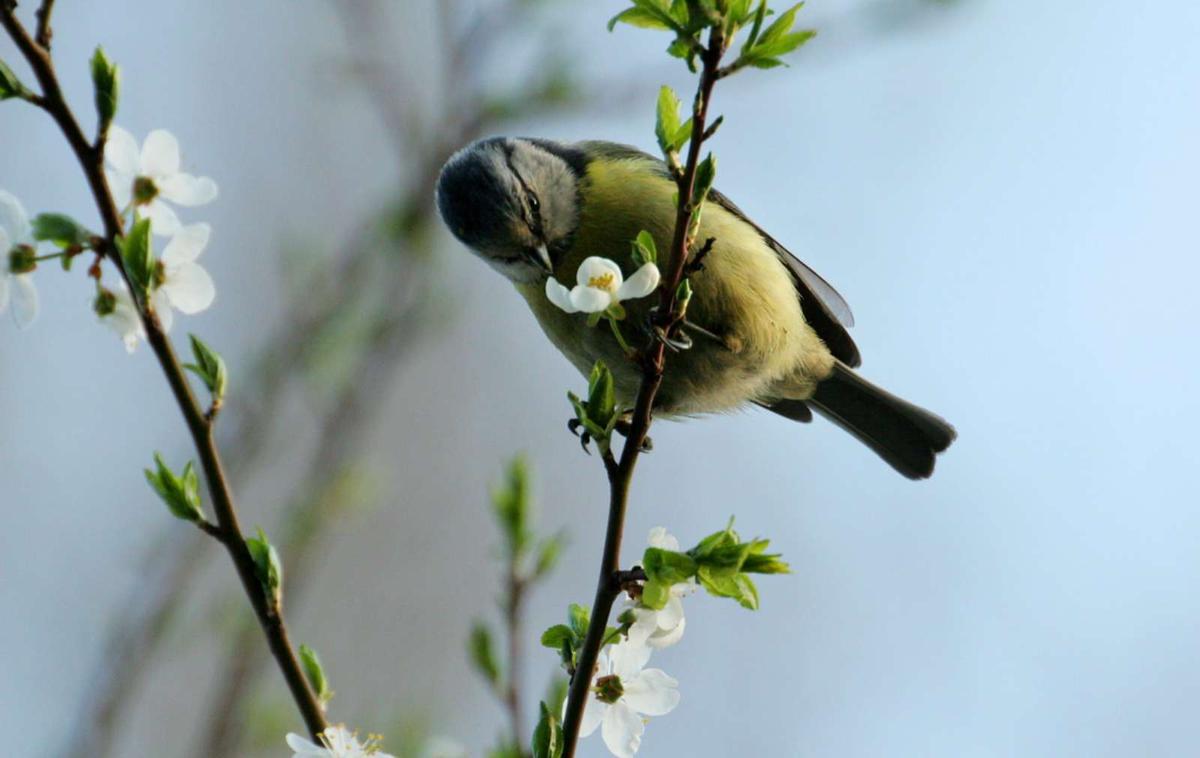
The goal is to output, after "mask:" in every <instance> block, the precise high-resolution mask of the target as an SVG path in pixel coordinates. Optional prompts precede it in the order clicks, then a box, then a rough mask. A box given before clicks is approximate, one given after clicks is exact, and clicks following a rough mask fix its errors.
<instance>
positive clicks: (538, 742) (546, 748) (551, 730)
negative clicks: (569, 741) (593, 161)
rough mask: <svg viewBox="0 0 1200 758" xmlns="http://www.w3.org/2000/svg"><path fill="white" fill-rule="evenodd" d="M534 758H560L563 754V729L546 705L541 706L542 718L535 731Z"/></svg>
mask: <svg viewBox="0 0 1200 758" xmlns="http://www.w3.org/2000/svg"><path fill="white" fill-rule="evenodd" d="M530 747H531V748H532V749H533V758H560V757H561V756H562V753H563V739H562V727H560V726H559V723H558V719H557V718H556V717H555V716H554V714H553V713H551V712H550V709H549V708H548V707H546V704H545V703H542V704H541V717H540V718H539V719H538V724H537V728H535V729H534V730H533V742H532V744H531V746H530Z"/></svg>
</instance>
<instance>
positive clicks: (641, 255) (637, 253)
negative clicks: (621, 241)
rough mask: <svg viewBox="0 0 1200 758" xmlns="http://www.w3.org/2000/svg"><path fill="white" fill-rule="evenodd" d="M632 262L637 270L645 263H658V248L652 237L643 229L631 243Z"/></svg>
mask: <svg viewBox="0 0 1200 758" xmlns="http://www.w3.org/2000/svg"><path fill="white" fill-rule="evenodd" d="M632 245H633V262H634V265H636V266H638V267H639V268H640V267H642V266H644V265H646V264H647V263H658V246H657V245H656V244H655V243H654V235H652V234H650V232H648V231H646V230H645V229H643V230H642V231H640V232H638V236H637V239H635V240H634V241H633V242H632Z"/></svg>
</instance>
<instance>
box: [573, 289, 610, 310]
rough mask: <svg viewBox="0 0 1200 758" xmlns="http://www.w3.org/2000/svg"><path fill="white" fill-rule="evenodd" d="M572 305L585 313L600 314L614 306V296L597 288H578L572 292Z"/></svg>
mask: <svg viewBox="0 0 1200 758" xmlns="http://www.w3.org/2000/svg"><path fill="white" fill-rule="evenodd" d="M571 305H572V306H573V307H574V308H575V310H577V311H582V312H583V313H600V312H602V311H605V310H607V309H608V306H610V305H612V295H610V294H608V293H607V292H605V291H604V290H598V289H596V288H595V287H583V286H580V287H576V288H575V289H573V290H571Z"/></svg>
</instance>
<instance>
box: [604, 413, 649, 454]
mask: <svg viewBox="0 0 1200 758" xmlns="http://www.w3.org/2000/svg"><path fill="white" fill-rule="evenodd" d="M613 431H614V432H616V433H617V434H619V435H621V436H622V437H624V438H625V439H629V433H630V432H631V431H633V422H632V421H631V420H629V419H621V420H620V421H618V422H617V423H616V425H615V426H614V427H613ZM652 450H654V440H652V439H650V438H649V437H643V438H642V447H641V452H643V453H649V452H651V451H652Z"/></svg>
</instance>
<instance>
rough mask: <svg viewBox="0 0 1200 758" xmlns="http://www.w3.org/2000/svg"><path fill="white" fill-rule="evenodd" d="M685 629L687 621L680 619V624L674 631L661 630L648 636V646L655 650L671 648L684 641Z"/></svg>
mask: <svg viewBox="0 0 1200 758" xmlns="http://www.w3.org/2000/svg"><path fill="white" fill-rule="evenodd" d="M685 627H687V619H679V623H678V624H676V625H675V627H674V628H673V629H659V630H658V631H656V632H654V634H651V635H650V636H648V637H647V638H646V644H647V645H649V646H650V647H652V648H654V649H655V650H662V649H663V648H665V647H671V646H672V645H674V644H675V643H676V642H679V640H681V639H683V630H684V628H685Z"/></svg>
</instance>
